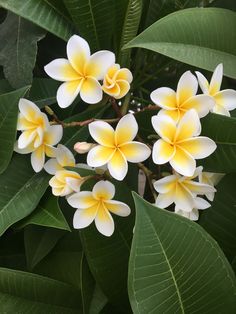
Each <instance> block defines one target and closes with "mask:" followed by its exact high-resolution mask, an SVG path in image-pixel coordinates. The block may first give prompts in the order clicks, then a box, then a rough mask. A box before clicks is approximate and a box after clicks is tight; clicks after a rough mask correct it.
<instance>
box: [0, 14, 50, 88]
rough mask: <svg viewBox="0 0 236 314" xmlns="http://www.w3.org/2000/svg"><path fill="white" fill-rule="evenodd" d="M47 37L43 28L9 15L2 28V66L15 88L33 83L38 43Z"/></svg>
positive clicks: (0, 37)
mask: <svg viewBox="0 0 236 314" xmlns="http://www.w3.org/2000/svg"><path fill="white" fill-rule="evenodd" d="M44 36H45V31H44V30H43V29H42V28H39V27H38V26H36V25H34V24H32V23H31V22H29V21H27V20H25V19H23V18H21V17H20V16H17V15H15V14H13V13H11V12H9V13H8V15H7V17H6V19H5V21H4V22H3V24H1V28H0V41H1V48H0V64H1V65H2V66H3V71H4V74H5V77H6V79H7V80H8V81H9V82H10V84H11V85H12V86H13V87H14V88H20V87H23V86H26V85H28V84H31V83H32V79H33V69H34V65H35V62H36V54H37V42H38V41H39V40H40V39H42V38H43V37H44Z"/></svg>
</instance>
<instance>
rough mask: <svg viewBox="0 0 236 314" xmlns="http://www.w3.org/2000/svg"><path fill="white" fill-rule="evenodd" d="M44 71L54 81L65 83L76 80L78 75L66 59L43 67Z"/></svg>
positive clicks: (57, 60)
mask: <svg viewBox="0 0 236 314" xmlns="http://www.w3.org/2000/svg"><path fill="white" fill-rule="evenodd" d="M44 71H45V72H46V73H47V75H48V76H50V77H51V78H53V79H54V80H57V81H61V82H65V81H73V80H77V79H78V78H79V77H80V75H79V73H77V72H76V71H75V70H74V69H73V67H72V66H71V65H70V62H69V61H68V60H67V59H63V58H61V59H56V60H53V61H51V62H50V63H48V64H47V65H45V67H44Z"/></svg>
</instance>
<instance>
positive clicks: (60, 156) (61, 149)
mask: <svg viewBox="0 0 236 314" xmlns="http://www.w3.org/2000/svg"><path fill="white" fill-rule="evenodd" d="M56 159H57V161H58V163H59V164H60V165H61V166H62V167H66V166H67V167H74V166H75V158H74V155H73V154H72V152H71V151H70V150H69V149H68V148H67V147H66V146H64V145H62V144H58V145H57V152H56Z"/></svg>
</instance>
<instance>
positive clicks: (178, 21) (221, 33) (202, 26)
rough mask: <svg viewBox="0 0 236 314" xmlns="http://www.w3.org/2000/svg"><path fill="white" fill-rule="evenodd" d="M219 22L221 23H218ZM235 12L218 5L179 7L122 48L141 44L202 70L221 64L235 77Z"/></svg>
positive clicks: (143, 46)
mask: <svg viewBox="0 0 236 314" xmlns="http://www.w3.org/2000/svg"><path fill="white" fill-rule="evenodd" d="M219 25H221V27H219ZM235 28H236V13H235V12H233V11H230V10H225V9H218V8H205V9H202V8H194V9H186V10H181V11H178V12H175V13H172V14H170V15H167V16H166V17H164V18H162V19H161V20H159V21H157V22H156V23H154V24H153V25H151V26H150V27H149V28H147V29H146V30H145V31H144V32H142V33H141V34H140V35H138V36H137V37H136V38H135V39H133V40H132V41H130V42H129V43H128V44H127V45H125V48H132V47H141V48H146V49H150V50H153V51H156V52H158V53H161V54H163V55H165V56H168V57H171V58H173V59H176V60H178V61H181V62H184V63H187V64H191V65H194V66H197V67H200V68H203V69H206V70H213V69H214V68H215V66H216V65H217V64H218V63H221V62H222V63H223V64H224V73H225V75H226V76H229V77H232V78H236V33H235V32H233V31H232V30H233V29H235Z"/></svg>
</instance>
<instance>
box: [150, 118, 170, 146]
mask: <svg viewBox="0 0 236 314" xmlns="http://www.w3.org/2000/svg"><path fill="white" fill-rule="evenodd" d="M152 126H153V128H154V130H155V131H156V132H157V134H158V135H159V136H160V137H162V138H163V139H164V140H165V141H167V142H169V143H170V142H172V141H173V140H174V137H175V134H176V123H175V121H174V120H173V119H172V118H170V117H169V116H167V115H160V116H158V115H156V116H153V117H152Z"/></svg>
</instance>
